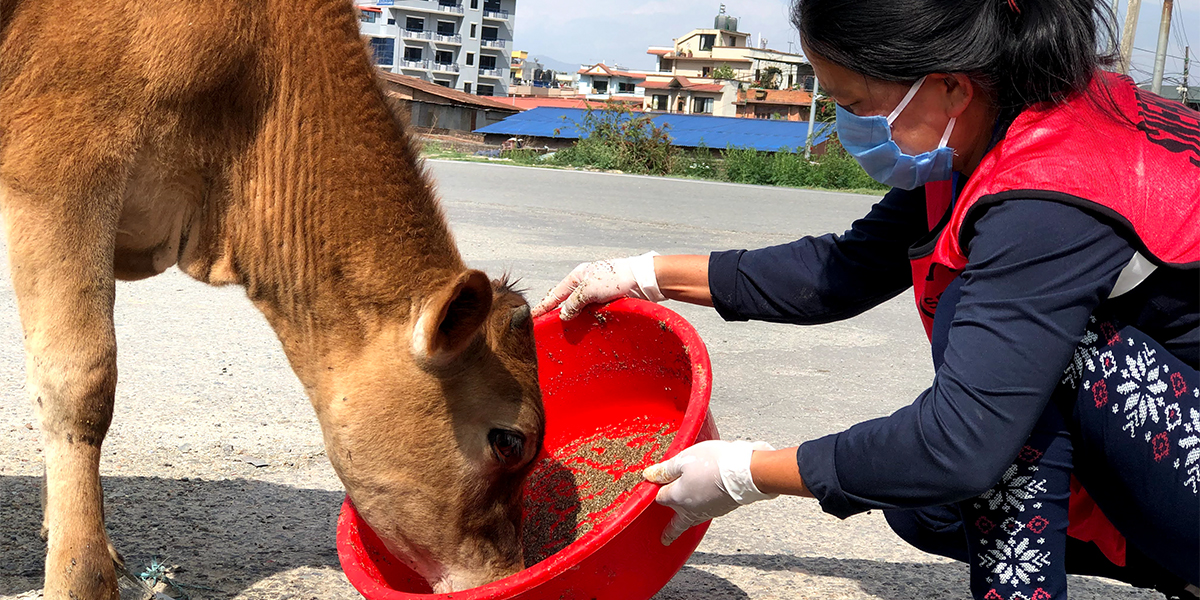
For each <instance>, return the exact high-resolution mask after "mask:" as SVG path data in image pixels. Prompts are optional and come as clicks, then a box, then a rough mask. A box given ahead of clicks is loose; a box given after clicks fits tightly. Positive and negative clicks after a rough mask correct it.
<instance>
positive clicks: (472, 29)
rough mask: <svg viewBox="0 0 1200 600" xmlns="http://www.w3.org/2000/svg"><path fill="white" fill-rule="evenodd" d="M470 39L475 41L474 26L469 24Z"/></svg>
mask: <svg viewBox="0 0 1200 600" xmlns="http://www.w3.org/2000/svg"><path fill="white" fill-rule="evenodd" d="M471 39H475V24H474V23H471Z"/></svg>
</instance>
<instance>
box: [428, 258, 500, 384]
mask: <svg viewBox="0 0 1200 600" xmlns="http://www.w3.org/2000/svg"><path fill="white" fill-rule="evenodd" d="M491 310H492V284H491V282H489V281H488V278H487V275H484V274H483V272H482V271H476V270H470V271H464V272H462V273H461V274H459V275H458V276H457V277H455V278H454V279H452V280H450V282H449V283H447V284H446V285H444V286H442V288H441V289H439V290H438V291H437V292H435V293H434V294H433V296H431V297H430V298H429V300H428V301H426V303H425V307H424V308H423V309H422V311H421V316H420V317H418V318H417V323H416V326H415V328H414V329H413V353H414V354H415V355H416V357H417V358H418V359H419V360H421V361H422V362H426V363H427V364H429V365H430V366H435V367H437V366H445V365H447V364H449V363H450V362H451V361H453V360H454V359H455V358H456V357H458V355H459V354H461V353H462V351H463V350H466V349H467V347H469V346H470V345H471V342H472V341H473V340H474V339H475V338H476V335H477V334H478V333H479V330H480V328H481V327H482V326H483V324H484V323H485V322H487V318H488V313H490V312H491Z"/></svg>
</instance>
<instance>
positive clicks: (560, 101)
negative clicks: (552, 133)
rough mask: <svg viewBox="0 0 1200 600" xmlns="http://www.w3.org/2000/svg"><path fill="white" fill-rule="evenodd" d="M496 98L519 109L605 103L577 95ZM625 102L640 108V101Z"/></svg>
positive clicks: (574, 106) (598, 105)
mask: <svg viewBox="0 0 1200 600" xmlns="http://www.w3.org/2000/svg"><path fill="white" fill-rule="evenodd" d="M496 100H499V101H500V102H503V103H504V104H510V105H512V106H514V107H516V108H519V109H521V110H529V109H531V108H539V107H542V106H550V107H553V108H604V106H605V104H606V103H605V102H601V101H598V100H588V99H587V98H583V97H579V98H546V97H542V98H537V97H519V98H514V97H509V98H496ZM614 102H621V101H620V100H615V101H614ZM625 104H627V105H629V106H630V108H632V109H633V110H642V105H641V103H640V102H625Z"/></svg>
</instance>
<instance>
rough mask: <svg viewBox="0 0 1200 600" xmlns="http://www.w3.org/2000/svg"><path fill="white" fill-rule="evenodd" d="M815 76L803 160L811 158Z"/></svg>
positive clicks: (814, 112)
mask: <svg viewBox="0 0 1200 600" xmlns="http://www.w3.org/2000/svg"><path fill="white" fill-rule="evenodd" d="M817 85H818V83H817V76H816V75H813V89H812V104H811V105H809V107H808V139H807V140H805V141H804V160H808V159H809V157H810V156H812V143H813V125H815V124H816V122H817Z"/></svg>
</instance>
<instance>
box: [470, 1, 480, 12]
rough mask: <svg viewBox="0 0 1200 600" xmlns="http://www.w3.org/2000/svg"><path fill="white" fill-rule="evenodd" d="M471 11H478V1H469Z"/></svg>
mask: <svg viewBox="0 0 1200 600" xmlns="http://www.w3.org/2000/svg"><path fill="white" fill-rule="evenodd" d="M471 10H479V0H471Z"/></svg>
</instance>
